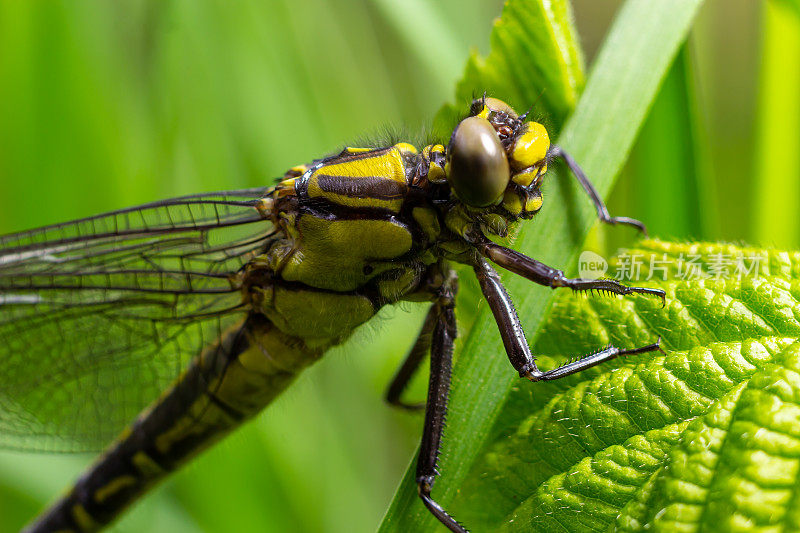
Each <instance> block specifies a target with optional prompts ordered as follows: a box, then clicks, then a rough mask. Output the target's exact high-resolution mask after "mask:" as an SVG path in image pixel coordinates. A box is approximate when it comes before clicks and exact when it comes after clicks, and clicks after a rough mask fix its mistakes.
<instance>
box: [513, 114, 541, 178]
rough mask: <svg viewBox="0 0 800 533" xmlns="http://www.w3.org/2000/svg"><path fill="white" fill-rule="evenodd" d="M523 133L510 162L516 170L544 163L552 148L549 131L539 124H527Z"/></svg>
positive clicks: (518, 139) (515, 145)
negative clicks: (548, 151)
mask: <svg viewBox="0 0 800 533" xmlns="http://www.w3.org/2000/svg"><path fill="white" fill-rule="evenodd" d="M523 132H524V133H523V134H522V135H521V136H519V137H518V138H517V142H516V143H515V144H514V149H513V151H512V152H511V158H510V161H509V162H510V163H511V166H512V167H513V168H516V169H523V168H528V167H532V166H533V165H535V164H536V163H538V162H540V161H542V160H543V159H544V158H545V156H546V155H547V150H548V149H549V148H550V137H549V136H548V135H547V130H546V129H544V126H542V125H541V124H539V123H538V122H526V123H525V124H524V125H523Z"/></svg>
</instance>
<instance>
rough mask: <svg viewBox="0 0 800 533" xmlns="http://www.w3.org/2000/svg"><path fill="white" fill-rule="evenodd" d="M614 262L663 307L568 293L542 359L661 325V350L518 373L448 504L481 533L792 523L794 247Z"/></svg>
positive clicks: (796, 439) (797, 382) (798, 451)
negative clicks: (651, 290) (568, 369)
mask: <svg viewBox="0 0 800 533" xmlns="http://www.w3.org/2000/svg"><path fill="white" fill-rule="evenodd" d="M621 259H622V261H618V263H617V265H618V270H617V272H618V273H630V272H631V270H630V269H629V268H627V267H629V266H631V265H633V264H640V265H642V268H641V275H640V276H637V277H638V278H639V279H646V278H648V277H650V276H651V275H652V277H653V280H651V281H649V282H644V284H647V285H648V286H658V287H661V288H663V289H664V290H665V291H666V292H667V302H668V303H667V306H666V308H665V309H661V308H660V305H658V304H656V303H654V302H653V301H652V300H651V299H644V298H640V297H637V298H627V299H624V300H621V299H619V298H604V299H587V298H576V297H575V296H574V295H572V294H570V293H562V294H561V295H560V296H559V298H558V300H557V302H556V304H555V306H554V309H553V312H552V314H551V315H550V318H549V320H548V322H547V324H546V325H545V327H544V329H543V333H542V336H541V337H540V340H539V342H537V344H536V350H537V353H540V354H543V356H542V357H541V359H540V360H541V361H542V362H543V366H544V365H546V367H547V368H550V367H551V365H556V364H559V363H563V362H564V354H576V353H582V352H584V351H585V350H586V348H587V347H602V346H604V345H605V344H607V343H609V342H610V343H614V344H615V345H617V346H623V347H632V346H638V345H641V344H644V343H648V342H652V341H653V340H654V338H655V337H656V336H661V338H662V341H663V347H664V349H665V351H666V355H660V354H657V353H656V355H653V354H646V355H640V356H636V357H630V358H626V359H623V360H617V361H615V362H614V363H612V364H606V365H601V366H599V367H595V368H593V369H591V370H588V371H585V372H581V373H580V374H576V375H573V376H570V377H568V378H566V379H563V380H559V381H557V382H552V383H548V384H546V385H542V386H539V385H537V386H531V385H530V384H524V383H523V384H520V385H519V386H518V387H516V388H515V389H514V391H513V392H512V394H511V395H510V397H509V401H508V403H507V404H506V406H505V408H504V410H503V412H502V414H501V415H500V417H499V423H498V428H496V432H495V435H494V437H493V442H492V444H491V445H489V446H487V448H486V449H485V450H484V452H483V453H482V456H481V458H480V460H479V461H477V462H476V463H475V465H474V467H473V469H472V472H471V473H470V475H469V477H468V480H467V482H466V483H465V484H464V487H463V490H462V492H461V494H462V498H461V499H460V500H458V501H457V502H456V503H455V504H454V505H453V510H454V511H456V512H457V513H458V514H459V516H460V517H462V519H464V520H465V521H467V522H468V523H470V524H471V525H473V526H474V527H475V528H476V529H480V530H491V531H495V530H498V529H502V530H506V531H552V530H555V529H559V530H567V531H585V530H587V529H591V530H614V531H643V530H650V531H676V530H681V531H696V530H708V531H711V530H713V531H720V530H724V531H732V530H737V529H747V530H753V529H755V528H773V529H774V530H776V531H794V530H797V529H798V528H799V527H800V514H798V505H797V503H798V493H799V491H798V487H800V342H798V338H799V337H800V301H799V300H798V297H800V283H798V279H800V252H792V253H789V252H781V251H776V250H761V249H754V248H740V247H736V246H731V245H721V244H698V243H694V244H681V243H673V242H664V241H645V242H643V243H641V244H640V246H639V247H638V248H636V249H633V250H628V251H627V252H626V253H625V254H624V255H622V256H621ZM690 262H691V263H692V264H695V265H698V266H697V270H692V269H690V268H687V265H688V264H689V263H690ZM625 265H627V266H625ZM651 265H653V266H654V268H652V269H651V268H650V266H651ZM679 265H683V266H682V267H679ZM620 267H622V269H620ZM742 267H743V270H740V271H741V272H742V273H743V274H744V275H742V276H741V277H739V275H738V273H739V272H737V268H740V269H742ZM748 270H749V272H748ZM631 283H633V284H636V285H641V284H642V282H640V281H636V280H634V281H631Z"/></svg>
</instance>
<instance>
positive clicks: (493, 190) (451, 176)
mask: <svg viewBox="0 0 800 533" xmlns="http://www.w3.org/2000/svg"><path fill="white" fill-rule="evenodd" d="M448 155H449V159H448V162H447V181H448V183H450V187H451V188H452V189H453V192H455V194H456V196H457V197H458V199H459V200H461V201H462V202H464V203H465V204H466V205H468V206H471V207H488V206H491V205H496V204H498V203H499V202H500V201H501V200H502V199H503V193H504V192H505V190H506V187H508V182H509V180H510V179H511V174H510V172H509V167H508V158H507V157H506V152H505V150H504V149H503V145H502V144H500V139H499V138H498V137H497V133H496V132H495V130H494V127H492V125H491V124H490V123H489V121H488V120H486V119H483V118H480V117H469V118H465V119H464V120H462V121H461V123H459V125H458V127H457V128H456V130H455V131H454V132H453V137H452V138H451V139H450V150H449V154H448Z"/></svg>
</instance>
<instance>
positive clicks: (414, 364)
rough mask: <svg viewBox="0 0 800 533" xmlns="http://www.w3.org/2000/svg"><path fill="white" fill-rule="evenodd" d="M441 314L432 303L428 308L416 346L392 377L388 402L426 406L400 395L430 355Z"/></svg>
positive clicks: (410, 407)
mask: <svg viewBox="0 0 800 533" xmlns="http://www.w3.org/2000/svg"><path fill="white" fill-rule="evenodd" d="M439 314H440V310H439V309H437V307H436V305H432V306H431V308H430V309H429V310H428V314H427V316H426V317H425V322H424V323H423V324H422V329H421V330H420V332H419V335H418V336H417V340H416V342H414V346H413V347H412V348H411V351H410V352H408V355H407V356H406V360H405V361H403V364H402V366H401V367H400V368H399V369H398V370H397V373H396V374H395V376H394V378H392V382H391V383H390V384H389V387H388V388H387V389H386V397H385V398H386V402H387V403H389V404H390V405H392V406H394V407H400V408H402V409H408V410H409V411H418V410H420V409H424V408H425V404H424V403H408V402H404V401H403V400H402V399H401V398H400V397H401V396H402V394H403V391H404V390H405V389H406V386H408V383H409V381H411V378H412V376H413V375H414V373H415V372H416V371H417V369H418V368H419V365H420V363H422V360H423V359H425V356H426V355H428V350H429V349H430V347H431V339H432V336H433V330H434V328H435V327H436V323H437V322H438V320H439V316H438V315H439Z"/></svg>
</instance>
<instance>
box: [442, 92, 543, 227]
mask: <svg viewBox="0 0 800 533" xmlns="http://www.w3.org/2000/svg"><path fill="white" fill-rule="evenodd" d="M549 148H550V138H549V137H548V135H547V130H545V128H544V126H542V125H541V124H539V123H537V122H533V121H528V120H525V115H522V116H519V115H517V113H516V111H514V109H512V108H511V106H509V105H508V104H507V103H505V102H503V101H501V100H498V99H496V98H487V97H486V96H484V97H482V98H478V99H476V100H474V101H473V102H472V106H471V108H470V116H469V117H467V118H465V119H464V120H462V121H461V122H459V124H458V126H456V128H455V130H453V135H452V136H451V138H450V144H449V146H448V149H447V162H446V166H445V174H446V176H447V181H448V183H449V185H450V189H451V190H452V191H453V193H454V194H455V196H456V198H458V200H459V201H460V202H461V203H462V204H464V205H465V206H466V207H467V209H469V210H471V211H473V212H481V213H483V214H485V213H487V212H491V213H492V214H493V215H495V216H500V217H503V218H504V219H507V220H509V221H514V220H517V219H519V218H531V217H532V216H533V215H534V214H536V212H538V211H539V209H540V208H541V206H542V195H541V192H540V190H539V187H540V185H541V178H542V175H543V174H544V173H545V171H546V170H547V152H548V150H549Z"/></svg>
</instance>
